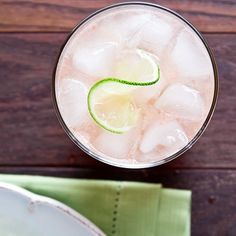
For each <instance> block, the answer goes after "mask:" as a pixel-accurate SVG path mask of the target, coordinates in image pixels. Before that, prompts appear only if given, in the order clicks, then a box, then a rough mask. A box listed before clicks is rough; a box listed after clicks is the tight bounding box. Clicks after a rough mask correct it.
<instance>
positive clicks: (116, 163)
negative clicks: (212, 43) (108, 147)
mask: <svg viewBox="0 0 236 236" xmlns="http://www.w3.org/2000/svg"><path fill="white" fill-rule="evenodd" d="M130 5H134V6H148V7H153V8H157V9H161V10H163V11H166V12H168V13H170V14H172V15H174V16H176V17H177V18H179V19H180V20H182V21H183V22H185V23H186V24H187V25H188V26H189V27H190V28H191V29H192V30H193V31H194V32H195V33H196V34H197V36H198V37H199V39H200V40H201V41H202V43H203V44H204V46H205V48H206V50H207V52H208V55H209V57H210V60H211V64H212V68H213V72H214V95H213V99H212V104H211V107H210V110H209V112H208V115H207V117H206V119H205V121H204V123H203V124H202V126H201V128H200V129H199V131H198V132H197V133H196V134H195V136H194V137H193V138H192V139H191V140H190V141H189V142H188V144H187V145H185V146H184V147H183V148H182V149H180V150H179V151H178V152H175V153H174V154H172V155H170V156H168V157H166V158H164V159H161V160H157V161H153V162H149V163H148V162H147V163H142V162H140V163H122V162H120V161H115V160H114V159H113V158H112V159H108V158H104V157H102V156H100V155H99V154H97V153H95V152H93V151H91V150H90V149H89V148H88V147H86V146H85V145H84V144H82V143H81V142H80V141H79V140H78V139H77V138H76V137H75V135H74V134H73V133H72V132H71V130H70V129H69V128H68V127H67V125H66V123H65V122H64V120H63V118H62V115H61V113H60V110H59V107H58V104H57V99H56V88H55V81H56V71H57V66H58V63H59V60H60V57H61V54H62V52H63V50H64V48H65V47H66V45H67V43H68V41H69V40H70V38H71V37H72V35H73V34H74V33H75V32H76V30H77V29H78V28H80V27H81V26H82V25H84V23H86V22H87V21H88V20H90V19H91V18H93V17H94V16H96V15H98V14H100V13H103V12H105V11H107V10H110V9H112V8H116V7H121V6H130ZM218 94H219V77H218V70H217V65H216V61H215V58H214V55H213V53H212V51H211V49H210V47H209V46H208V43H207V42H206V40H205V39H204V38H203V36H202V35H201V33H200V32H199V31H198V30H197V29H196V28H195V27H194V26H193V25H192V24H191V23H190V22H189V21H188V20H186V19H185V18H184V17H182V16H181V15H179V14H178V13H176V12H175V11H173V10H171V9H169V8H166V7H163V6H161V5H158V4H153V3H148V2H123V3H117V4H112V5H109V6H107V7H104V8H101V9H99V10H97V11H95V12H93V13H92V14H90V15H89V16H87V17H86V18H84V19H83V20H82V21H80V22H79V23H78V24H77V25H76V26H75V27H74V28H73V29H72V31H71V32H70V33H69V35H68V36H67V37H66V39H65V40H64V43H63V44H62V46H61V48H60V51H59V54H58V56H57V60H56V64H55V66H54V70H53V77H52V99H53V105H54V109H55V111H56V116H57V118H58V120H59V123H60V124H61V126H62V128H63V129H64V131H65V133H66V134H67V135H68V136H69V138H70V139H71V140H72V141H73V142H74V143H75V144H76V145H77V146H78V147H79V148H80V149H81V150H82V151H84V152H85V153H86V154H88V155H89V156H90V157H93V158H94V159H96V160H98V161H101V162H103V163H106V164H108V165H111V166H116V167H120V168H126V169H142V168H149V167H155V166H159V165H162V164H165V163H168V162H170V161H172V160H174V159H176V158H177V157H179V156H181V155H182V154H183V153H185V152H186V151H187V150H189V149H190V148H191V147H192V146H193V144H195V143H196V142H197V140H198V139H199V138H200V137H201V136H202V134H203V133H204V131H205V130H206V128H207V126H208V124H209V122H210V120H211V118H212V115H213V113H214V110H215V107H216V103H217V98H218Z"/></svg>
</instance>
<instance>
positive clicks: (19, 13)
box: [0, 0, 236, 32]
mask: <svg viewBox="0 0 236 236" xmlns="http://www.w3.org/2000/svg"><path fill="white" fill-rule="evenodd" d="M118 2H120V1H119V0H99V1H95V0H90V1H87V0H79V1H76V0H68V1H65V0H64V1H57V0H28V1H24V0H23V1H22V0H17V1H16V0H15V1H13V0H0V32H23V31H24V32H25V31H27V32H45V31H69V30H71V29H72V28H73V27H74V26H75V25H76V24H77V23H78V22H79V21H81V20H82V19H83V18H85V17H86V16H88V15H89V14H91V13H92V12H94V11H96V10H98V9H100V8H102V7H105V6H107V5H111V4H114V3H118ZM150 2H153V3H157V4H160V5H163V6H165V7H168V8H171V9H173V10H175V11H177V12H178V13H180V14H182V15H183V16H184V17H186V18H187V19H188V20H189V21H190V22H192V23H193V24H194V25H195V26H196V27H197V28H198V29H199V30H201V31H203V32H236V1H235V0H221V1H219V0H217V1H216V0H207V1H199V0H185V1H182V0H158V1H150Z"/></svg>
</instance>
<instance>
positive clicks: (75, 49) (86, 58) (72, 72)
mask: <svg viewBox="0 0 236 236" xmlns="http://www.w3.org/2000/svg"><path fill="white" fill-rule="evenodd" d="M139 50H141V51H142V52H144V54H145V55H149V56H150V55H151V56H150V58H152V59H150V60H153V62H155V63H156V64H157V66H158V67H159V68H160V80H159V81H158V82H156V83H155V84H153V85H150V86H136V87H132V88H131V89H130V90H129V91H128V94H129V97H131V99H132V102H131V100H130V107H129V108H128V109H133V110H132V112H133V111H134V113H131V115H130V116H133V114H135V116H136V115H137V119H135V122H133V123H132V127H129V129H128V130H126V131H125V132H123V133H122V134H116V133H114V132H110V131H108V130H106V129H104V128H103V127H101V126H100V125H99V124H98V123H96V122H95V121H94V119H93V118H92V117H91V114H89V112H88V92H89V90H90V89H91V87H92V86H93V85H94V84H95V83H96V82H98V81H100V80H102V79H104V78H110V77H112V78H114V77H115V78H118V77H119V79H125V78H120V77H126V75H127V74H128V73H131V75H136V74H137V73H136V71H139V68H135V66H134V64H132V63H133V62H132V61H130V64H129V55H131V54H132V55H136V54H135V53H137V52H138V51H139ZM127 58H128V59H127ZM130 60H131V59H130ZM135 60H136V59H135ZM137 60H139V59H137ZM124 61H126V63H124ZM127 61H128V62H127ZM151 62H152V61H151ZM122 63H123V64H122ZM138 63H139V65H143V64H142V63H143V62H139V61H138ZM118 64H119V65H124V67H125V66H127V64H128V67H127V68H121V67H117V65H118ZM117 68H118V69H117ZM120 68H121V69H120ZM119 69H120V70H123V69H124V71H123V72H122V73H121V72H120V71H119ZM154 69H155V68H154ZM145 73H146V72H145V71H144V72H142V71H141V72H139V74H138V75H140V76H141V77H145V76H146V74H145ZM215 73H216V72H215V71H214V68H213V63H212V58H211V56H210V54H209V52H208V50H207V48H206V46H205V45H204V43H203V41H202V39H201V38H200V37H199V35H198V34H197V33H196V31H194V29H193V28H192V27H191V26H190V25H189V24H188V23H186V22H185V21H184V20H183V19H181V18H180V17H179V16H176V15H175V14H174V13H172V12H170V11H169V10H166V9H162V8H160V7H157V6H152V5H148V4H121V5H119V6H116V7H111V8H109V9H106V10H103V11H101V12H99V13H97V14H95V15H93V16H92V17H90V18H89V19H88V20H86V21H85V22H84V23H83V24H82V25H80V26H79V27H77V29H76V30H75V31H74V33H73V34H72V35H71V37H70V38H69V40H68V41H67V43H66V45H65V47H64V49H63V51H62V53H61V55H60V58H59V61H58V64H57V69H56V75H55V95H56V102H57V106H58V108H59V113H60V115H61V117H62V120H63V121H62V122H63V124H64V126H65V128H66V130H67V132H68V133H70V136H72V137H73V139H74V141H75V142H76V143H77V144H78V145H79V146H80V147H82V148H83V149H84V150H85V151H86V152H88V153H89V154H90V155H92V156H94V157H95V158H98V159H100V160H102V161H104V162H107V163H110V164H113V165H117V166H124V167H130V168H136V167H137V168H138V167H146V166H152V165H158V164H161V163H163V162H165V161H166V160H167V161H168V160H171V159H173V158H174V157H176V156H177V155H178V154H180V153H181V152H183V151H185V150H186V149H188V145H190V146H191V144H192V143H193V142H194V141H195V140H196V139H197V138H198V137H199V135H200V133H202V131H203V129H204V128H205V126H206V125H207V123H208V121H209V118H210V116H211V114H212V112H213V108H214V106H215V99H216V92H217V82H216V75H215ZM127 78H128V75H127ZM129 78H130V77H129ZM132 79H133V78H132ZM134 80H135V78H134ZM116 93H117V90H116ZM99 96H100V95H99ZM109 96H110V95H109ZM111 96H113V95H111ZM122 96H123V95H122ZM106 99H107V101H108V100H109V101H110V97H109V98H108V97H107V98H106ZM121 99H122V98H121ZM95 100H96V97H95ZM104 101H106V100H104ZM122 104H123V103H122V101H121V103H120V104H119V106H121V109H123V108H122ZM100 106H101V107H102V106H105V105H104V104H103V103H102V104H100ZM114 106H116V108H117V101H116V103H114ZM102 108H103V107H102ZM106 109H115V108H114V107H113V108H112V106H111V105H110V104H109V107H108V108H106ZM109 112H110V111H109ZM127 112H130V111H129V110H127ZM127 112H126V113H125V115H127ZM109 114H113V115H114V119H117V117H115V116H116V115H117V113H114V112H113V113H112V112H111V113H109ZM103 117H105V118H106V119H107V116H106V114H104V116H103ZM105 118H104V119H105ZM112 119H113V117H112ZM119 119H121V118H119ZM178 152H179V153H178Z"/></svg>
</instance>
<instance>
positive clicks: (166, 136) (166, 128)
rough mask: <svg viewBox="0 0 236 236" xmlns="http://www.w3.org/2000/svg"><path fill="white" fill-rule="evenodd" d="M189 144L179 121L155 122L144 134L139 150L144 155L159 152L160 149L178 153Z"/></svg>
mask: <svg viewBox="0 0 236 236" xmlns="http://www.w3.org/2000/svg"><path fill="white" fill-rule="evenodd" d="M187 143H188V138H187V136H186V134H185V132H184V130H183V129H182V127H181V126H180V125H179V123H178V122H177V121H168V122H165V123H160V122H155V123H154V124H151V125H149V127H148V128H147V130H146V131H145V132H144V135H143V138H142V140H141V142H140V147H139V148H140V151H141V152H142V153H149V152H151V151H153V150H155V149H157V151H158V148H159V149H166V150H168V151H169V150H171V151H172V152H177V151H178V150H180V149H181V148H183V147H184V146H185V145H186V144H187ZM163 147H164V148H163Z"/></svg>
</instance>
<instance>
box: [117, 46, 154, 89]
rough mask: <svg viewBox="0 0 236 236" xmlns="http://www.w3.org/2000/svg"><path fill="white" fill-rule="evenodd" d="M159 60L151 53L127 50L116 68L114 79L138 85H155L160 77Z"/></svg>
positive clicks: (122, 54)
mask: <svg viewBox="0 0 236 236" xmlns="http://www.w3.org/2000/svg"><path fill="white" fill-rule="evenodd" d="M157 63H158V58H157V57H156V56H154V55H153V54H151V53H148V52H146V51H143V50H141V49H137V50H126V51H124V52H123V53H121V55H120V59H119V60H118V62H117V63H116V65H115V67H114V77H116V78H121V79H122V80H126V81H128V82H129V83H130V82H135V83H137V84H136V85H151V84H155V83H156V82H157V80H158V79H159V76H158V67H157Z"/></svg>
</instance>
